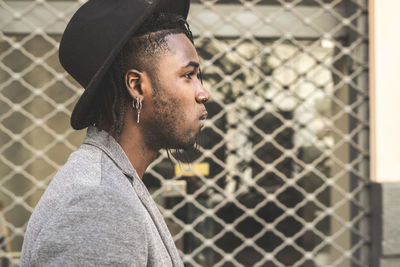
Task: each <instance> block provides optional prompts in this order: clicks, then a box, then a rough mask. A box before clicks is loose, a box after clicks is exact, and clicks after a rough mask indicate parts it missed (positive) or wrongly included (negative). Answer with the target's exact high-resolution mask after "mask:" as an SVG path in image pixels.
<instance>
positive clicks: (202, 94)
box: [196, 84, 211, 103]
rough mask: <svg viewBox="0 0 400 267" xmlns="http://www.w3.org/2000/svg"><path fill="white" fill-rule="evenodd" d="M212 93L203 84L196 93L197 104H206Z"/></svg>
mask: <svg viewBox="0 0 400 267" xmlns="http://www.w3.org/2000/svg"><path fill="white" fill-rule="evenodd" d="M210 97H211V95H210V92H209V91H208V90H207V89H206V88H204V86H203V85H202V84H201V85H200V86H199V89H198V90H197V92H196V102H197V103H206V102H207V101H208V100H209V99H210Z"/></svg>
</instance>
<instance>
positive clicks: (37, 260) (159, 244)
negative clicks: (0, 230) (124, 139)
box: [21, 127, 183, 266]
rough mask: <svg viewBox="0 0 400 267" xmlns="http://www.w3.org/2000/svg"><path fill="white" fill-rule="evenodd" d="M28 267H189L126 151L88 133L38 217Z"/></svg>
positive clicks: (25, 256) (31, 229) (25, 255)
mask: <svg viewBox="0 0 400 267" xmlns="http://www.w3.org/2000/svg"><path fill="white" fill-rule="evenodd" d="M21 266H183V264H182V261H181V259H180V257H179V254H178V251H177V249H176V247H175V244H174V242H173V239H172V237H171V234H170V233H169V231H168V228H167V226H166V224H165V221H164V219H163V217H162V216H161V214H160V212H159V210H158V208H157V206H156V204H155V203H154V201H153V199H152V198H151V196H150V194H149V192H148V191H147V189H146V187H145V186H144V184H143V182H142V181H141V180H140V178H139V177H138V175H137V173H136V171H135V170H134V169H133V167H132V165H131V164H130V162H129V160H128V158H127V156H126V155H125V153H124V151H123V150H122V148H121V147H120V146H119V144H118V143H117V142H116V141H115V140H114V139H113V138H112V137H110V136H109V135H108V134H107V133H105V132H103V131H98V130H97V129H96V128H94V127H89V129H88V133H87V136H86V139H85V141H84V142H83V144H82V146H81V147H80V148H79V149H78V150H77V151H75V152H74V153H72V154H71V156H70V157H69V159H68V161H67V163H66V164H65V165H64V166H63V167H62V168H61V169H60V170H59V171H58V173H57V174H56V176H55V177H54V179H53V180H52V182H51V183H50V185H49V187H48V188H47V190H46V192H45V193H44V194H43V196H42V198H41V199H40V201H39V203H38V205H37V206H36V208H35V211H34V212H33V214H32V216H31V218H30V220H29V224H28V228H27V232H26V234H25V239H24V244H23V249H22V255H21Z"/></svg>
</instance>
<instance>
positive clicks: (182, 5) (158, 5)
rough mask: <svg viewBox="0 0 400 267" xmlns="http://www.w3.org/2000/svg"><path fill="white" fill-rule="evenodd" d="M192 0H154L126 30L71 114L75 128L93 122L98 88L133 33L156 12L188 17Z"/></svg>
mask: <svg viewBox="0 0 400 267" xmlns="http://www.w3.org/2000/svg"><path fill="white" fill-rule="evenodd" d="M189 7H190V0H158V1H153V3H152V4H151V5H150V7H149V8H148V9H147V10H146V11H145V12H144V13H143V15H142V16H141V17H140V18H138V19H137V23H135V24H134V25H132V27H131V28H130V29H129V30H128V31H127V32H126V34H125V35H124V37H123V38H121V40H120V42H119V43H118V44H117V45H116V46H115V47H114V48H113V50H112V51H111V53H110V54H109V56H108V57H107V59H106V60H105V61H104V64H103V65H102V66H101V67H100V68H99V69H98V71H97V72H96V73H95V75H94V76H93V77H92V79H91V80H90V81H89V83H88V85H87V87H86V89H85V91H84V92H83V94H82V95H81V96H80V98H79V100H78V102H77V103H76V105H75V107H74V109H73V111H72V114H71V126H72V128H74V129H75V130H81V129H84V128H86V127H88V126H89V125H90V124H92V123H93V120H94V118H95V116H96V111H95V110H94V109H93V107H92V105H93V103H94V100H95V99H96V96H97V88H98V87H99V86H100V85H101V82H102V80H103V78H104V75H105V73H106V72H107V70H108V69H109V68H110V66H111V64H112V62H113V61H114V59H115V57H116V56H117V54H118V53H119V52H120V50H121V49H122V47H123V46H124V45H125V44H126V42H127V41H128V40H129V38H130V37H131V36H132V35H133V33H134V32H135V31H136V30H137V29H138V28H139V27H140V25H141V24H142V23H143V21H144V20H145V19H146V18H147V17H148V16H150V15H151V14H153V13H155V12H164V13H173V14H178V15H181V16H183V17H184V18H187V15H188V12H189Z"/></svg>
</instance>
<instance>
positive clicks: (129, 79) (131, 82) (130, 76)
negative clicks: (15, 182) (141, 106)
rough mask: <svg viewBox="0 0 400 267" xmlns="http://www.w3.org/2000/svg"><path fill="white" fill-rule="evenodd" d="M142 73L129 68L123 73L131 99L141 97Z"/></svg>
mask: <svg viewBox="0 0 400 267" xmlns="http://www.w3.org/2000/svg"><path fill="white" fill-rule="evenodd" d="M142 75H143V73H142V72H140V71H138V70H136V69H130V70H128V71H127V72H126V74H125V86H126V89H127V90H128V93H129V95H130V96H131V97H132V99H136V98H138V97H139V98H142V97H143V91H142V83H143V79H142Z"/></svg>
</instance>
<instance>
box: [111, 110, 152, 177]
mask: <svg viewBox="0 0 400 267" xmlns="http://www.w3.org/2000/svg"><path fill="white" fill-rule="evenodd" d="M132 113H133V112H131V109H128V111H127V113H126V114H125V120H124V121H125V125H124V129H123V130H122V133H121V135H120V137H119V140H118V143H119V144H120V145H121V147H122V149H123V150H124V152H125V154H126V155H127V157H128V159H129V161H130V162H131V164H132V166H133V168H134V169H135V170H136V172H137V174H138V175H139V177H140V179H142V178H143V175H144V172H145V171H146V169H147V167H148V166H149V165H150V163H151V162H153V160H154V159H155V158H156V156H157V152H158V150H154V149H151V148H149V147H148V146H146V142H145V140H144V135H143V133H142V132H141V131H140V124H137V123H136V121H135V119H134V115H133V114H132Z"/></svg>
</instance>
